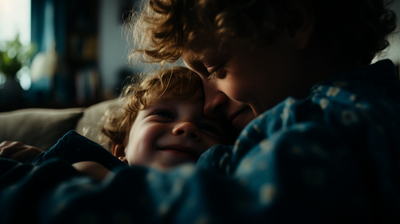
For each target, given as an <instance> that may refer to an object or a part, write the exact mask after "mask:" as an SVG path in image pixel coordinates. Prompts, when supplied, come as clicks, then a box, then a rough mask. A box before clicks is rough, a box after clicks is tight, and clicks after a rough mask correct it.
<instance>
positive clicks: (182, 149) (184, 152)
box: [158, 144, 200, 160]
mask: <svg viewBox="0 0 400 224" xmlns="http://www.w3.org/2000/svg"><path fill="white" fill-rule="evenodd" d="M158 150H160V151H163V152H168V153H172V154H175V155H178V156H183V157H189V158H192V159H195V160H197V159H199V157H200V155H199V154H198V153H196V151H195V150H194V149H192V148H191V147H187V146H184V145H179V144H173V145H166V146H163V147H160V148H158Z"/></svg>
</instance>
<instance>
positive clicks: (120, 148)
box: [111, 142, 128, 164]
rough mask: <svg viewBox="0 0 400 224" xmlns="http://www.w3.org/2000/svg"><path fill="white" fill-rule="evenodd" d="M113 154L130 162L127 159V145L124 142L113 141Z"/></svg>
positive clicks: (125, 161) (123, 160)
mask: <svg viewBox="0 0 400 224" xmlns="http://www.w3.org/2000/svg"><path fill="white" fill-rule="evenodd" d="M111 152H112V154H113V155H114V156H115V157H117V158H118V159H119V160H121V161H122V162H124V163H126V164H127V163H128V160H127V159H126V155H125V146H124V144H120V143H115V142H114V143H113V145H112V148H111Z"/></svg>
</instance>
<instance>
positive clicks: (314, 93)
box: [0, 60, 400, 223]
mask: <svg viewBox="0 0 400 224" xmlns="http://www.w3.org/2000/svg"><path fill="white" fill-rule="evenodd" d="M394 69H395V68H394V66H393V63H392V62H390V61H388V60H385V61H381V62H378V63H376V64H374V65H371V66H368V67H363V68H360V69H356V70H353V71H349V72H348V73H345V74H343V75H341V76H338V77H335V78H333V79H331V80H327V81H324V82H321V83H319V84H317V85H315V86H314V87H313V88H312V89H311V91H310V95H309V97H307V98H305V99H300V100H296V99H293V98H288V99H286V100H285V101H283V102H282V103H280V104H279V105H277V106H276V107H274V108H273V109H271V110H269V111H266V112H265V113H264V114H262V115H260V116H259V117H257V118H256V119H255V120H254V121H252V122H251V123H250V124H249V125H248V126H247V127H246V128H245V129H244V130H243V131H242V132H241V134H240V136H239V138H238V139H237V141H236V143H235V145H234V146H222V145H219V146H214V147H212V148H211V149H209V150H208V151H206V152H205V153H204V154H203V155H202V156H201V157H200V159H199V161H198V163H197V164H196V165H182V166H179V167H177V168H176V169H173V170H171V171H169V172H160V171H157V170H154V169H151V168H145V167H136V166H132V167H125V168H124V167H120V168H116V169H114V174H112V175H109V176H108V177H107V179H106V180H105V181H103V182H97V181H94V180H93V179H90V178H85V177H79V176H78V175H77V174H76V171H75V170H74V169H71V168H70V166H69V164H68V163H65V162H62V161H59V160H58V161H57V160H51V161H47V162H45V163H44V164H41V165H39V166H36V167H35V166H33V165H30V164H18V163H16V162H13V161H4V160H0V168H1V170H2V171H1V172H0V173H1V175H2V176H1V179H0V194H1V195H0V208H2V212H1V213H0V215H1V217H0V223H16V222H18V221H25V222H29V223H400V213H399V211H400V151H399V150H400V138H399V137H398V136H400V116H399V114H400V84H399V81H398V77H397V74H396V72H395V70H394ZM3 169H5V170H7V171H3ZM61 171H63V172H61ZM53 177H56V178H54V179H52V178H53ZM47 179H51V180H49V181H48V182H47V181H46V180H47ZM33 183H36V185H35V184H33ZM39 185H40V187H37V186H39ZM32 189H35V191H33V190H32ZM43 189H45V190H43ZM21 195H22V196H21ZM24 203H25V204H26V205H27V206H25V204H24ZM9 204H10V205H11V206H9ZM17 205H21V206H20V207H17ZM33 205H34V206H33Z"/></svg>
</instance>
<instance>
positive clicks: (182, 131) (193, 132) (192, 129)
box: [172, 122, 201, 140]
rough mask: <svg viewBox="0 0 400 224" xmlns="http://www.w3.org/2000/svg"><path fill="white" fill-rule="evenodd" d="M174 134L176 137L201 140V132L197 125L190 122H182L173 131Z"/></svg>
mask: <svg viewBox="0 0 400 224" xmlns="http://www.w3.org/2000/svg"><path fill="white" fill-rule="evenodd" d="M172 134H174V135H184V136H186V137H188V138H192V139H194V140H199V139H200V138H201V135H200V132H199V130H198V128H197V126H196V125H194V124H192V123H190V122H181V123H179V124H177V125H176V126H175V127H174V129H173V130H172Z"/></svg>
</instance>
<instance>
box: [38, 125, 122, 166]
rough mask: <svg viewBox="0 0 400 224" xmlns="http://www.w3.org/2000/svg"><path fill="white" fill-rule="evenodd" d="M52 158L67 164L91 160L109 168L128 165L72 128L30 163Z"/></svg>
mask: <svg viewBox="0 0 400 224" xmlns="http://www.w3.org/2000/svg"><path fill="white" fill-rule="evenodd" d="M53 158H59V159H62V160H65V161H66V162H68V163H69V164H73V163H77V162H82V161H93V162H97V163H100V164H101V165H103V166H104V167H106V168H107V169H109V170H112V169H115V168H116V167H119V166H128V165H127V164H125V163H123V162H121V161H120V160H119V159H117V158H116V157H115V156H114V155H112V154H111V153H110V152H108V151H107V150H106V149H105V148H104V147H102V146H101V145H99V144H97V143H96V142H93V141H91V140H90V139H87V138H86V137H84V136H82V135H80V134H78V133H77V132H76V131H74V130H71V131H69V132H67V133H66V134H65V135H64V136H63V137H62V138H60V139H59V140H58V141H57V143H56V144H55V145H54V146H53V147H51V148H50V149H49V150H47V151H46V152H43V153H41V154H39V155H38V156H37V157H36V158H35V159H34V160H33V161H32V164H34V165H40V164H42V163H43V162H45V161H48V160H50V159H53Z"/></svg>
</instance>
